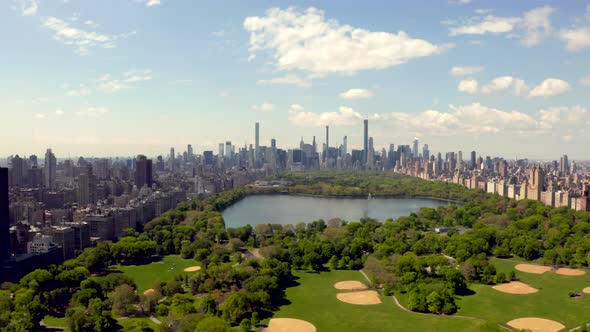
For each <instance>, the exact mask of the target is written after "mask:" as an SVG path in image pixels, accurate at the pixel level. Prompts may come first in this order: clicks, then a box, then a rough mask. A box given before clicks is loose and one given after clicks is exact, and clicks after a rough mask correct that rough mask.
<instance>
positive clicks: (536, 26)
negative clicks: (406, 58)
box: [449, 6, 555, 47]
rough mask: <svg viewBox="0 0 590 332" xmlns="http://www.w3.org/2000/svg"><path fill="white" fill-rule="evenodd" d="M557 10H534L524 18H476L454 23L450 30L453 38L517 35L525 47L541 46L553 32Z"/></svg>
mask: <svg viewBox="0 0 590 332" xmlns="http://www.w3.org/2000/svg"><path fill="white" fill-rule="evenodd" d="M554 12H555V8H553V7H551V6H544V7H538V8H533V9H531V10H529V11H527V12H525V13H523V15H522V16H518V17H515V16H511V17H502V16H495V15H486V16H475V17H471V18H469V19H467V20H464V21H460V22H457V21H454V22H451V23H455V24H451V27H450V28H449V34H450V35H451V36H458V35H485V34H506V33H514V32H516V33H517V36H518V37H519V38H520V42H521V44H522V45H523V46H526V47H533V46H537V45H539V44H540V43H541V42H542V41H543V40H544V39H545V38H546V37H547V36H549V35H550V34H551V32H552V26H551V19H550V16H551V14H553V13H554Z"/></svg>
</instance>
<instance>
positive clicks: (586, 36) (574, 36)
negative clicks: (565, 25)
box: [559, 27, 590, 52]
mask: <svg viewBox="0 0 590 332" xmlns="http://www.w3.org/2000/svg"><path fill="white" fill-rule="evenodd" d="M559 39H561V40H562V41H564V42H565V47H566V48H567V49H568V51H571V52H576V51H581V50H583V49H586V48H589V47H590V28H588V27H581V28H573V29H563V30H561V32H560V33H559Z"/></svg>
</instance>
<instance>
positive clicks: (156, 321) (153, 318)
mask: <svg viewBox="0 0 590 332" xmlns="http://www.w3.org/2000/svg"><path fill="white" fill-rule="evenodd" d="M149 318H150V320H151V321H152V322H153V323H154V324H156V325H162V322H161V321H160V320H159V319H157V318H156V317H154V316H150V317H149Z"/></svg>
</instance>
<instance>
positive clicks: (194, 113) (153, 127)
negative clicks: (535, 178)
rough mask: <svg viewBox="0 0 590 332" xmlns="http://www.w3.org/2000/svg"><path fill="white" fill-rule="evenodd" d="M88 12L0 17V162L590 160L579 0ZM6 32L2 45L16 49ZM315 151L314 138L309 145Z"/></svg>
mask: <svg viewBox="0 0 590 332" xmlns="http://www.w3.org/2000/svg"><path fill="white" fill-rule="evenodd" d="M291 5H292V6H290V5H289V4H286V3H278V2H272V1H248V2H246V1H235V2H231V3H226V2H199V3H197V2H194V1H169V0H168V1H167V0H126V1H123V0H112V1H100V2H87V1H86V2H83V1H75V0H71V1H51V2H50V1H38V0H18V1H17V0H10V1H5V2H3V3H2V4H1V5H0V6H1V7H2V8H0V38H2V40H3V49H5V50H10V52H2V54H0V60H2V61H1V62H0V63H1V64H0V68H2V77H1V78H0V91H1V92H0V108H1V109H2V116H3V123H4V124H9V125H7V126H3V129H2V131H1V132H0V140H2V141H3V142H10V143H9V144H2V145H0V154H2V155H5V156H8V155H14V154H16V153H19V154H21V155H30V154H38V155H41V154H42V153H43V152H44V151H45V149H46V148H48V147H51V148H52V149H53V150H54V151H56V152H57V154H58V155H59V156H60V157H65V156H68V155H71V156H132V155H137V154H140V153H141V154H145V155H148V156H156V155H161V154H165V152H166V151H167V150H168V149H169V147H170V146H175V147H177V148H178V149H181V148H183V147H185V146H186V144H192V145H193V147H194V149H195V151H198V152H199V153H201V152H202V151H203V150H215V149H216V147H217V144H218V143H219V142H224V141H226V140H231V141H232V142H233V143H234V144H235V145H236V146H238V147H239V146H244V144H248V145H249V144H253V143H254V132H253V126H254V122H256V121H257V122H260V124H261V131H260V140H261V142H262V143H261V144H264V145H270V140H271V138H275V139H276V140H277V142H278V145H280V146H282V147H285V148H287V147H296V146H298V145H299V141H300V139H301V137H302V136H303V137H304V139H305V141H306V142H310V141H311V139H312V136H314V135H315V136H317V137H318V139H319V138H320V137H323V135H324V134H323V132H324V126H326V125H329V126H330V128H331V136H332V140H333V141H334V142H340V141H341V139H342V137H343V136H345V135H346V136H348V142H349V143H348V144H349V147H351V148H362V147H363V129H362V126H363V124H362V122H363V119H365V118H368V119H369V121H370V123H371V126H370V131H371V132H370V135H371V136H372V137H373V138H374V144H375V148H376V149H377V150H379V149H380V148H382V147H387V146H388V145H389V144H391V143H394V144H410V143H411V141H412V139H413V138H414V137H419V138H420V140H421V141H422V142H427V143H430V146H431V149H432V150H435V151H451V150H454V151H457V150H464V151H471V150H477V151H481V152H482V153H486V154H491V155H497V156H503V157H506V158H514V157H517V156H518V157H519V158H521V157H523V158H530V159H555V158H556V157H557V156H558V155H560V154H562V153H568V154H569V155H570V157H572V158H575V159H578V160H581V159H590V153H589V152H588V150H587V149H585V146H586V145H587V144H588V135H587V134H586V127H587V126H588V123H589V121H590V113H589V112H588V108H589V107H590V105H588V100H587V98H584V97H585V96H587V95H588V93H589V92H590V69H588V68H590V57H589V56H588V52H589V50H590V6H589V4H588V3H587V2H584V1H576V2H573V1H567V2H560V1H519V2H516V3H515V2H508V1H502V2H491V1H479V0H473V1H468V0H462V1H448V2H447V1H437V2H432V1H412V2H411V3H406V2H400V1H387V2H383V1H364V2H363V3H362V5H360V4H358V3H354V2H328V1H301V2H297V3H295V4H291ZM15 31H18V38H14V33H15ZM320 142H323V139H322V140H321V141H320Z"/></svg>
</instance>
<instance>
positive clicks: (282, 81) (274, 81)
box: [257, 75, 311, 88]
mask: <svg viewBox="0 0 590 332" xmlns="http://www.w3.org/2000/svg"><path fill="white" fill-rule="evenodd" d="M257 84H260V85H295V86H298V87H301V88H308V87H310V86H311V81H310V80H309V79H305V78H301V77H299V76H297V75H286V76H281V77H274V78H271V79H268V80H258V82H257Z"/></svg>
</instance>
